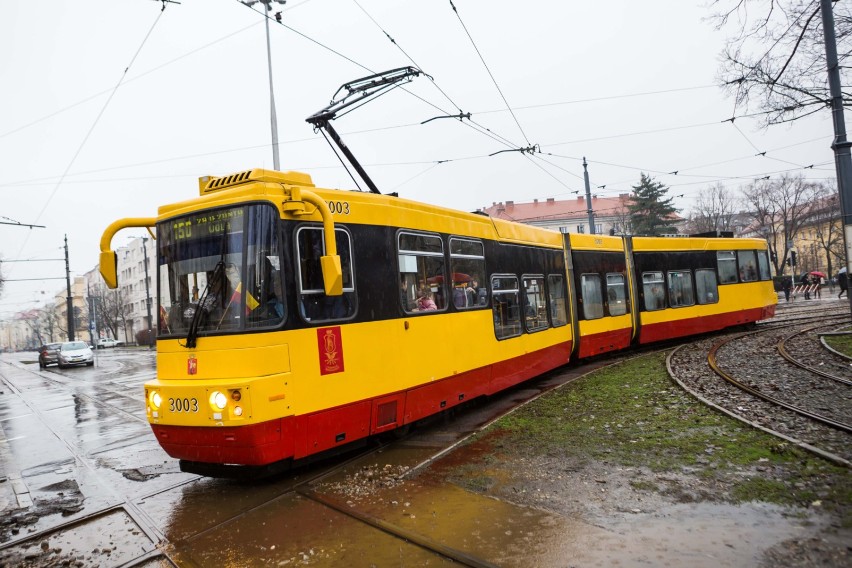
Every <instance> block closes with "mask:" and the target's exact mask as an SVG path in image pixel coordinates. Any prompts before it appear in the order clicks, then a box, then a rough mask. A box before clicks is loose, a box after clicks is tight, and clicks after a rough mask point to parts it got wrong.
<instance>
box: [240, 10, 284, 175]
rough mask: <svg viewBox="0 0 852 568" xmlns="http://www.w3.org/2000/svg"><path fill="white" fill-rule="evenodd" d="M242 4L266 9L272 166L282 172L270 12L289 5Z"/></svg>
mask: <svg viewBox="0 0 852 568" xmlns="http://www.w3.org/2000/svg"><path fill="white" fill-rule="evenodd" d="M240 2H242V3H243V4H245V5H246V6H251V5H253V4H257V3H258V2H260V3H261V4H263V6H264V8H266V18H265V20H266V21H265V23H266V61H267V65H268V67H269V121H270V123H271V125H272V164H273V167H274V168H275V171H280V170H281V165H280V164H279V162H278V117H277V116H276V114H275V94H274V93H273V91H272V49H271V48H270V44H269V12H270V10H272V3H273V2H277V3H279V4H281V5H282V6H283V5H284V4H286V3H287V0H240ZM279 21H280V19H279Z"/></svg>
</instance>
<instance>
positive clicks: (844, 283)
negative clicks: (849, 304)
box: [837, 267, 849, 299]
mask: <svg viewBox="0 0 852 568" xmlns="http://www.w3.org/2000/svg"><path fill="white" fill-rule="evenodd" d="M837 283H838V284H839V285H840V293H839V294H838V295H837V298H838V299H840V297H841V296H842V295H843V293H844V292H846V297H847V298H848V297H849V293H848V292H847V288H848V287H849V280H848V278H847V276H846V268H845V267H844V268H841V269H840V272H838V273H837Z"/></svg>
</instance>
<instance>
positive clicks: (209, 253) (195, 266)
mask: <svg viewBox="0 0 852 568" xmlns="http://www.w3.org/2000/svg"><path fill="white" fill-rule="evenodd" d="M157 245H158V261H159V271H158V275H159V287H158V291H159V296H158V302H159V309H158V315H159V325H158V330H159V335H160V336H185V335H186V334H187V332H188V331H189V328H190V327H191V326H193V327H195V332H197V333H198V334H199V335H205V334H208V333H228V332H231V333H233V332H238V331H242V330H248V329H255V328H267V327H275V326H278V325H280V324H281V323H282V322H283V321H284V318H285V313H284V303H283V299H284V293H283V291H282V278H281V276H282V275H281V254H280V253H281V244H280V238H279V231H278V215H277V210H276V209H275V208H274V207H272V206H270V205H266V204H253V205H244V206H238V207H229V208H226V209H211V210H206V211H200V212H197V213H192V214H190V215H186V216H184V217H178V218H174V219H170V220H169V221H166V222H164V223H161V224H159V225H158V226H157ZM199 312H200V313H199ZM196 314H197V315H196Z"/></svg>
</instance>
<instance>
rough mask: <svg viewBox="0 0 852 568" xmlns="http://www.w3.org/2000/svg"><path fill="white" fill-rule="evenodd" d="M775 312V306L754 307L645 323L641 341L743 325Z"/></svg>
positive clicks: (641, 329) (659, 339)
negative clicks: (724, 312) (698, 316)
mask: <svg viewBox="0 0 852 568" xmlns="http://www.w3.org/2000/svg"><path fill="white" fill-rule="evenodd" d="M774 314H775V306H768V307H766V308H753V309H750V310H742V311H738V312H729V313H726V314H714V315H712V316H705V317H700V318H691V319H683V320H674V321H667V322H663V323H656V324H643V325H642V327H641V328H640V330H639V343H643V344H644V343H653V342H654V341H664V340H666V339H674V338H676V337H685V336H687V335H696V334H699V333H707V332H710V331H717V330H720V329H724V328H726V327H731V326H734V325H742V324H745V323H752V322H755V321H758V320H762V319H766V318H770V317H772V316H773V315H774Z"/></svg>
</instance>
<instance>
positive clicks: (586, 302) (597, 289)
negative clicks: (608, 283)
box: [580, 274, 603, 320]
mask: <svg viewBox="0 0 852 568" xmlns="http://www.w3.org/2000/svg"><path fill="white" fill-rule="evenodd" d="M580 283H581V290H582V294H583V297H582V302H583V319H587V320H591V319H598V318H602V317H603V298H602V297H601V276H600V274H583V275H582V276H580Z"/></svg>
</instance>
